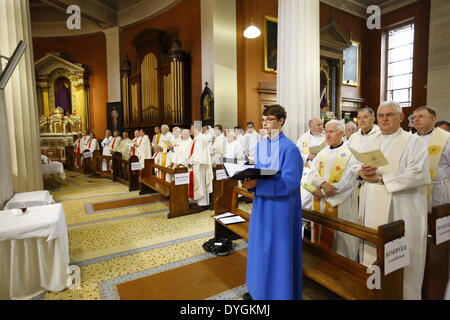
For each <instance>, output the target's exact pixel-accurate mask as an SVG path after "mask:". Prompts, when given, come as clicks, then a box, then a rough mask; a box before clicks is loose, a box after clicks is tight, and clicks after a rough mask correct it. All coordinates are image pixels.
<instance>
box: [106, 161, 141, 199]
mask: <svg viewBox="0 0 450 320" xmlns="http://www.w3.org/2000/svg"><path fill="white" fill-rule="evenodd" d="M112 161H113V165H112V167H113V173H112V179H113V181H118V182H120V183H123V184H125V185H127V186H128V189H129V191H136V190H139V189H140V185H139V170H138V171H133V170H131V169H132V168H131V164H132V163H136V162H139V158H138V157H137V156H131V157H130V159H128V160H124V159H122V153H120V152H114V154H113V155H112Z"/></svg>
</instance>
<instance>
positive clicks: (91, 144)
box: [86, 132, 99, 153]
mask: <svg viewBox="0 0 450 320" xmlns="http://www.w3.org/2000/svg"><path fill="white" fill-rule="evenodd" d="M90 137H91V138H90V139H89V142H88V144H87V147H86V149H88V150H89V151H90V152H91V153H94V151H95V150H98V149H99V146H98V141H97V139H96V137H95V133H93V132H91V135H90Z"/></svg>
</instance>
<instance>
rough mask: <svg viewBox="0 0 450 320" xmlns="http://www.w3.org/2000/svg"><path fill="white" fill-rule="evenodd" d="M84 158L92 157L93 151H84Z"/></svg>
mask: <svg viewBox="0 0 450 320" xmlns="http://www.w3.org/2000/svg"><path fill="white" fill-rule="evenodd" d="M83 158H85V159H86V158H92V152H85V153H83Z"/></svg>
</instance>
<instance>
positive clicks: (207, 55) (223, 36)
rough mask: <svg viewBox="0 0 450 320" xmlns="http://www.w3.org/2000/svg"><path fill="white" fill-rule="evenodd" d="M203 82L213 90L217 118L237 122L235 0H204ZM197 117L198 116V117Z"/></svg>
mask: <svg viewBox="0 0 450 320" xmlns="http://www.w3.org/2000/svg"><path fill="white" fill-rule="evenodd" d="M201 15H202V16H201V19H202V20H201V21H202V82H203V89H204V85H205V82H208V84H209V88H210V89H211V90H212V91H213V93H214V120H215V121H214V122H215V123H216V124H221V125H223V126H224V127H234V126H236V125H237V52H236V2H235V1H223V0H201ZM195 120H198V119H195Z"/></svg>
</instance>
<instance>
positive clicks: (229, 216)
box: [214, 212, 247, 224]
mask: <svg viewBox="0 0 450 320" xmlns="http://www.w3.org/2000/svg"><path fill="white" fill-rule="evenodd" d="M214 219H216V220H219V221H220V222H222V223H223V224H233V223H242V222H245V221H247V220H245V219H244V218H242V217H241V216H237V215H235V214H234V213H231V212H227V213H224V214H221V215H218V216H215V217H214Z"/></svg>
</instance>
